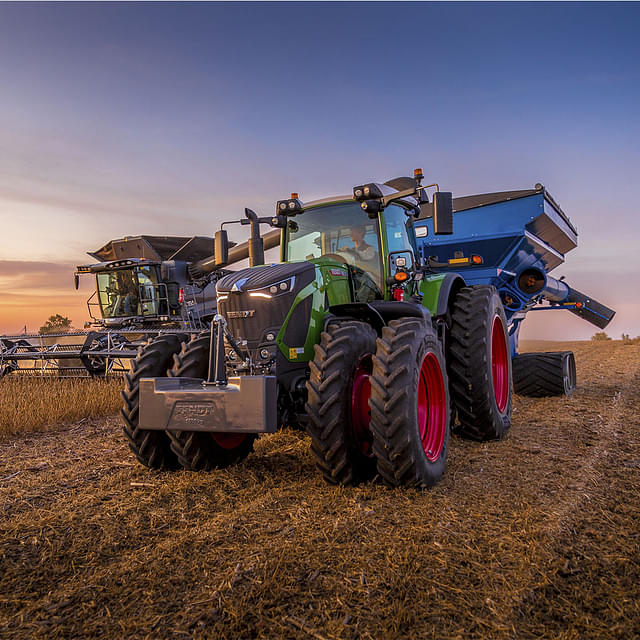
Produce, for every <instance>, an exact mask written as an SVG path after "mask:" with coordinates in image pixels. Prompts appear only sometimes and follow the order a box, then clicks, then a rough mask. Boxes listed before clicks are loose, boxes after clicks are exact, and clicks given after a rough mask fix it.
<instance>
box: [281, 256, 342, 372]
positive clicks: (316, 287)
mask: <svg viewBox="0 0 640 640" xmlns="http://www.w3.org/2000/svg"><path fill="white" fill-rule="evenodd" d="M311 262H313V263H314V264H315V265H316V279H315V280H314V281H313V282H311V283H310V284H308V285H307V286H306V287H305V288H304V289H303V290H302V291H301V292H300V293H299V294H298V295H297V296H296V299H295V300H294V301H293V305H292V306H291V309H289V313H288V314H287V317H286V318H285V320H284V323H283V325H282V327H281V328H280V331H279V332H278V336H277V337H276V344H277V345H278V348H279V349H280V352H281V353H282V355H283V356H284V357H285V358H286V359H287V360H289V361H290V362H309V361H310V360H312V359H313V356H314V350H313V347H314V345H316V344H318V343H319V342H320V334H321V333H322V328H323V326H324V319H325V317H326V316H327V313H328V312H329V310H328V308H327V304H326V303H327V299H328V302H329V305H334V304H343V303H346V302H350V301H351V290H350V287H349V279H348V276H347V273H346V270H345V269H344V267H341V266H340V264H338V263H336V262H335V261H333V260H327V259H323V258H319V259H316V260H312V261H311ZM332 270H333V271H334V273H332ZM338 271H340V273H338ZM309 296H312V302H311V318H310V321H309V330H308V331H307V337H306V339H305V341H304V346H303V347H298V345H288V344H285V342H284V335H285V332H286V330H287V326H288V324H289V320H290V318H291V315H292V314H293V311H294V310H295V308H296V307H297V306H298V305H299V304H301V303H302V302H303V301H304V300H306V299H307V298H308V297H309Z"/></svg>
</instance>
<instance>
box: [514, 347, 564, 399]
mask: <svg viewBox="0 0 640 640" xmlns="http://www.w3.org/2000/svg"><path fill="white" fill-rule="evenodd" d="M575 388H576V360H575V358H574V356H573V352H572V351H557V352H549V353H522V354H520V355H517V356H516V357H515V358H514V359H513V390H514V392H515V393H518V394H520V395H521V396H529V397H531V398H543V397H546V396H562V395H565V396H569V395H571V394H572V393H573V391H574V390H575Z"/></svg>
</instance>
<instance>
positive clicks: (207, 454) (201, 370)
mask: <svg viewBox="0 0 640 640" xmlns="http://www.w3.org/2000/svg"><path fill="white" fill-rule="evenodd" d="M210 344H211V334H210V332H209V331H204V332H202V333H201V334H199V335H197V336H194V337H193V338H192V339H191V342H189V343H186V344H183V345H182V350H181V351H180V353H177V354H176V355H175V356H174V363H173V368H172V369H171V371H170V372H169V375H170V376H171V377H180V378H202V379H205V378H206V377H207V373H208V369H209V347H210ZM166 434H167V436H168V437H169V440H170V441H171V450H172V451H173V453H174V454H175V456H176V458H177V459H178V460H179V462H180V464H181V465H182V466H183V467H184V468H185V469H188V470H190V471H211V470H212V469H222V468H223V467H228V466H229V465H232V464H235V463H236V462H240V460H243V459H244V458H246V457H247V456H248V455H249V454H250V453H251V452H252V451H253V443H254V441H255V439H256V435H255V434H253V433H247V434H244V433H211V432H207V431H167V432H166Z"/></svg>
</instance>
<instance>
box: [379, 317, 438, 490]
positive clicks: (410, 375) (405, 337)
mask: <svg viewBox="0 0 640 640" xmlns="http://www.w3.org/2000/svg"><path fill="white" fill-rule="evenodd" d="M369 404H370V406H371V431H372V432H373V451H374V453H375V456H376V458H377V465H378V472H379V473H380V475H381V477H382V479H383V481H384V482H385V484H387V485H389V486H400V485H404V486H410V487H418V488H427V487H431V486H433V485H434V484H435V483H436V482H438V480H440V478H441V477H442V475H443V474H444V471H445V466H446V459H447V450H448V447H449V420H450V415H449V413H450V410H449V407H450V404H449V390H448V381H447V372H446V365H445V359H444V354H443V352H442V346H441V344H440V341H439V340H438V337H437V335H436V332H435V330H434V329H433V327H432V325H431V323H430V322H426V321H424V320H419V319H415V318H400V319H398V320H392V321H391V322H390V323H389V325H388V326H387V327H384V328H383V329H382V335H381V337H380V338H378V342H377V350H376V355H375V358H374V360H373V374H372V376H371V399H370V401H369Z"/></svg>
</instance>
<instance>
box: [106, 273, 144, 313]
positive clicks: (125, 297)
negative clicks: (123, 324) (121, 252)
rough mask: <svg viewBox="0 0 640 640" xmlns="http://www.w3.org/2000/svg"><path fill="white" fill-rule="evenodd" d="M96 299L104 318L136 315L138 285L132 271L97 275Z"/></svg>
mask: <svg viewBox="0 0 640 640" xmlns="http://www.w3.org/2000/svg"><path fill="white" fill-rule="evenodd" d="M97 282H98V298H99V300H100V308H101V309H102V316H103V317H104V318H122V317H126V316H136V315H139V314H138V285H137V283H136V280H135V275H134V273H133V269H121V270H119V271H105V272H104V273H98V274H97Z"/></svg>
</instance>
